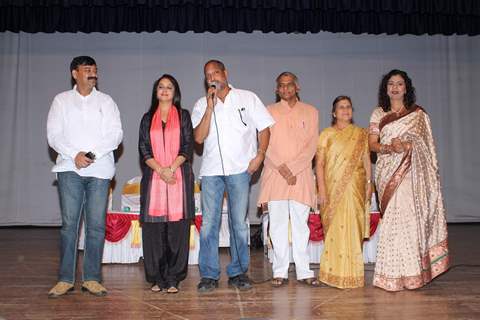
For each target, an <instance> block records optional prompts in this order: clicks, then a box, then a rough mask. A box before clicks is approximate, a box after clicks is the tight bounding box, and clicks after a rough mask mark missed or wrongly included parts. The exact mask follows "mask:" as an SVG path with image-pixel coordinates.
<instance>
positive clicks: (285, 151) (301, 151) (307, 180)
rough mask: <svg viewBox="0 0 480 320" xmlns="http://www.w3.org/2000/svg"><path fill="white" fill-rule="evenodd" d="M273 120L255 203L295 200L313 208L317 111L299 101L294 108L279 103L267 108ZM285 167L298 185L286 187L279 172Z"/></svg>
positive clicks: (314, 201)
mask: <svg viewBox="0 0 480 320" xmlns="http://www.w3.org/2000/svg"><path fill="white" fill-rule="evenodd" d="M268 111H269V112H270V114H271V115H272V117H273V119H274V120H275V125H274V126H273V127H272V128H270V133H271V134H270V143H269V145H268V149H267V152H266V155H265V162H264V168H263V173H262V178H261V187H260V195H259V197H258V204H259V205H261V204H262V203H265V202H268V201H275V200H295V201H297V202H300V203H303V204H305V205H307V206H310V207H315V205H316V189H315V181H314V178H313V170H312V160H313V158H314V156H315V152H316V143H317V137H318V120H319V115H318V110H317V109H316V108H315V107H313V106H311V105H309V104H306V103H303V102H301V101H298V102H297V103H296V104H295V105H294V106H293V108H291V107H290V106H289V105H288V104H287V102H285V101H280V102H278V103H275V104H273V105H270V106H268ZM282 164H286V165H287V167H288V168H289V169H290V171H291V172H292V173H293V175H294V176H296V177H297V182H296V184H295V185H293V186H289V185H288V184H287V181H286V180H285V179H284V178H283V177H282V176H281V175H280V173H279V172H278V167H279V166H280V165H282Z"/></svg>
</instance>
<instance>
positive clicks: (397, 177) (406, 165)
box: [380, 149, 412, 217]
mask: <svg viewBox="0 0 480 320" xmlns="http://www.w3.org/2000/svg"><path fill="white" fill-rule="evenodd" d="M411 166H412V149H410V150H408V151H407V152H406V153H405V155H404V156H403V158H402V161H401V162H400V165H399V166H398V168H397V170H395V172H394V173H393V175H392V177H391V178H390V180H389V181H388V182H387V184H386V185H385V189H384V191H383V195H382V199H381V200H380V215H381V216H382V217H383V214H384V212H385V210H386V209H387V206H388V203H389V202H390V200H391V199H392V197H393V195H394V193H395V190H397V188H398V186H399V185H400V183H402V180H403V178H404V177H405V176H406V175H407V173H408V171H409V170H410V168H411Z"/></svg>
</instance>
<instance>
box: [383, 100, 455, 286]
mask: <svg viewBox="0 0 480 320" xmlns="http://www.w3.org/2000/svg"><path fill="white" fill-rule="evenodd" d="M377 112H378V111H377ZM379 130H380V131H379V136H380V143H381V144H390V143H391V140H392V139H393V138H396V137H398V138H400V139H401V140H407V141H409V142H411V145H412V147H411V149H410V150H409V151H406V152H404V153H399V154H397V153H392V154H379V155H378V160H377V166H376V169H375V180H376V186H377V190H378V194H379V199H380V210H381V212H382V214H383V221H382V227H381V229H380V239H379V242H378V247H377V262H376V265H375V274H374V278H373V285H374V286H377V287H380V288H383V289H385V290H388V291H400V290H403V289H417V288H420V287H422V286H424V285H425V284H427V283H429V282H430V281H431V280H432V279H433V278H435V277H436V276H438V275H439V274H441V273H443V272H445V271H446V270H447V269H448V266H449V256H448V245H447V225H446V218H445V208H444V204H443V197H442V193H441V188H440V179H439V171H438V163H437V158H436V151H435V146H434V142H433V136H432V132H431V126H430V120H429V117H428V115H427V114H426V113H425V112H424V111H423V110H422V109H421V108H420V107H416V108H414V109H413V110H411V111H409V112H407V113H406V114H403V115H401V116H398V115H395V114H393V113H389V114H385V115H384V116H383V117H382V118H381V119H380V121H379Z"/></svg>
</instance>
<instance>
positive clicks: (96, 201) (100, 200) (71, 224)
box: [57, 171, 110, 283]
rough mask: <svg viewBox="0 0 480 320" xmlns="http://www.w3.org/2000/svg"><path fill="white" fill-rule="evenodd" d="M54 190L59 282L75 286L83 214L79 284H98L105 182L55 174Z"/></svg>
mask: <svg viewBox="0 0 480 320" xmlns="http://www.w3.org/2000/svg"><path fill="white" fill-rule="evenodd" d="M57 177H58V190H59V194H60V206H61V211H62V230H61V249H60V270H59V277H58V278H59V281H65V282H69V283H74V282H75V267H76V264H77V243H78V229H79V225H80V220H81V216H82V212H84V213H85V216H84V220H85V248H84V258H83V280H84V281H87V280H95V281H99V282H100V281H101V280H102V271H101V264H102V256H103V245H104V242H105V215H106V213H107V199H108V188H109V186H110V180H109V179H99V178H94V177H82V176H79V175H78V174H76V173H75V172H71V171H68V172H59V173H58V175H57Z"/></svg>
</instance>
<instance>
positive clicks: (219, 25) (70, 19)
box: [0, 0, 480, 35]
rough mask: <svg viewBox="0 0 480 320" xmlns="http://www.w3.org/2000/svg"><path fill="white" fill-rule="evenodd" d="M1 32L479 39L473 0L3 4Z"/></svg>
mask: <svg viewBox="0 0 480 320" xmlns="http://www.w3.org/2000/svg"><path fill="white" fill-rule="evenodd" d="M0 31H12V32H20V31H23V32H29V33H36V32H47V33H50V32H85V33H90V32H104V33H106V32H122V31H126V32H155V31H162V32H168V31H177V32H187V31H194V32H213V33H217V32H222V31H226V32H249V33H250V32H253V31H262V32H276V33H282V32H287V33H307V32H312V33H317V32H320V31H330V32H351V33H354V34H361V33H370V34H381V33H386V34H400V35H402V34H415V35H420V34H443V35H451V34H468V35H478V34H480V1H475V0H455V1H451V0H418V1H411V0H343V1H336V0H316V1H306V0H270V1H268V0H258V1H254V0H225V1H223V0H209V1H201V0H143V1H142V0H70V1H59V0H43V1H38V0H23V1H22V0H6V1H1V2H0Z"/></svg>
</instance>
